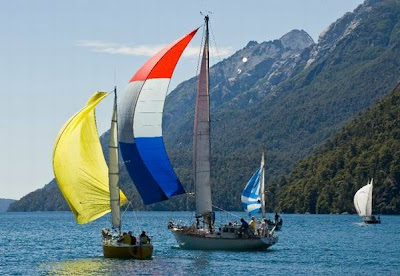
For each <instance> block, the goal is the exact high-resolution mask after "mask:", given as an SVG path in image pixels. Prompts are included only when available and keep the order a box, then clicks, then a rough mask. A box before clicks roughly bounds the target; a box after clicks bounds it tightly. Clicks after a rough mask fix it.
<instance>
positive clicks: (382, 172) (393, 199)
mask: <svg viewBox="0 0 400 276" xmlns="http://www.w3.org/2000/svg"><path fill="white" fill-rule="evenodd" d="M370 178H374V190H373V211H374V212H375V213H377V214H400V84H398V85H397V86H396V88H395V90H394V91H393V92H392V93H391V94H390V95H389V96H388V97H386V98H385V99H384V100H382V101H380V102H378V103H377V104H376V105H374V107H372V108H371V109H368V110H367V111H366V112H365V113H364V114H362V115H360V116H357V117H356V118H355V119H354V120H352V121H351V122H350V123H349V124H347V125H346V126H345V127H344V128H343V130H342V131H341V132H340V133H339V134H337V135H335V136H334V137H332V138H331V139H329V140H328V141H326V142H325V143H324V145H323V146H322V147H321V148H320V149H319V150H318V151H317V152H316V153H314V154H312V155H311V156H309V157H307V158H306V159H304V160H302V161H301V162H300V163H299V164H298V165H297V166H296V167H295V169H294V171H293V172H292V174H291V175H290V176H289V177H288V179H283V180H281V183H280V185H282V186H281V190H280V193H279V208H280V210H282V211H284V212H300V213H303V212H310V213H331V212H333V213H342V212H351V213H354V212H355V209H354V207H353V197H354V194H355V193H356V191H357V190H358V189H359V188H361V187H362V186H364V185H365V184H366V183H367V181H368V180H369V179H370Z"/></svg>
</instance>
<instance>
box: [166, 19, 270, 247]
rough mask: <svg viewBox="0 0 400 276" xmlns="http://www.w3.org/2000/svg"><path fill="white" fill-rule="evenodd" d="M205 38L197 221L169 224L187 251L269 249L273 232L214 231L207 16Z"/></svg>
mask: <svg viewBox="0 0 400 276" xmlns="http://www.w3.org/2000/svg"><path fill="white" fill-rule="evenodd" d="M204 25H205V32H204V33H205V38H204V48H203V55H202V59H201V65H200V72H199V80H198V86H197V96H196V108H195V119H194V135H193V170H194V173H193V175H194V179H193V180H194V184H195V198H196V220H195V222H194V223H193V224H192V225H188V226H181V225H176V224H174V223H173V222H169V224H168V228H169V229H170V230H171V232H172V233H173V235H174V237H175V239H176V240H177V242H178V245H179V246H180V247H181V248H185V249H206V250H248V249H260V248H268V247H269V246H271V245H273V244H275V243H276V242H277V237H276V236H275V235H274V234H273V231H271V232H270V231H265V232H263V233H261V234H258V233H250V232H248V233H247V232H245V231H243V230H242V229H240V227H239V226H235V225H231V224H229V225H224V226H222V227H221V228H219V229H218V230H216V228H215V213H214V212H213V208H212V207H213V205H212V201H211V183H210V171H211V167H210V153H211V150H210V94H209V26H208V25H209V17H208V16H205V24H204Z"/></svg>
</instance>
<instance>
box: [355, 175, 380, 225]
mask: <svg viewBox="0 0 400 276" xmlns="http://www.w3.org/2000/svg"><path fill="white" fill-rule="evenodd" d="M373 182H374V179H373V178H372V179H371V180H370V181H369V182H368V183H367V185H365V186H363V187H362V188H361V189H359V190H358V191H357V192H356V194H355V195H354V207H355V208H356V211H357V213H358V215H359V216H362V217H363V221H364V222H365V223H369V224H376V223H381V219H380V217H378V218H376V217H375V216H373V215H372V188H373Z"/></svg>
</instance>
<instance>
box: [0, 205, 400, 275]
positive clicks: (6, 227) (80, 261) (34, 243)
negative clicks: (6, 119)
mask: <svg viewBox="0 0 400 276" xmlns="http://www.w3.org/2000/svg"><path fill="white" fill-rule="evenodd" d="M235 214H236V215H238V216H244V214H243V213H235ZM270 217H272V215H270ZM192 218H193V213H191V212H126V213H124V215H123V224H124V226H123V228H124V230H129V229H132V230H133V231H134V233H136V234H138V233H139V231H141V230H146V231H147V232H148V233H149V234H150V235H151V236H152V241H153V244H154V258H153V259H152V260H146V261H138V260H113V259H104V258H103V257H102V247H101V242H100V240H101V237H100V229H101V228H103V227H109V220H110V217H109V216H106V217H104V218H101V219H99V220H97V221H95V222H93V223H90V224H88V225H77V224H76V223H75V219H74V217H73V215H72V214H71V213H69V212H38V213H0V275H246V274H250V273H251V274H252V275H400V217H399V216H381V219H382V224H381V225H364V224H363V223H360V218H359V217H357V216H353V215H282V218H283V220H284V225H283V229H282V231H280V232H278V235H279V242H278V243H277V244H276V245H274V246H273V247H271V248H269V249H268V250H263V251H247V252H228V251H201V250H182V249H179V248H178V247H177V244H176V242H175V240H174V238H173V236H172V234H171V233H170V232H169V231H168V229H167V227H166V226H167V221H168V220H169V219H174V220H175V221H177V220H182V221H187V222H189V221H191V220H192ZM216 218H217V220H220V221H222V222H226V221H228V220H232V219H235V218H232V217H230V216H228V215H226V214H222V213H217V216H216Z"/></svg>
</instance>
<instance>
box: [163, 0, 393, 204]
mask: <svg viewBox="0 0 400 276" xmlns="http://www.w3.org/2000/svg"><path fill="white" fill-rule="evenodd" d="M399 32H400V2H399V1H394V0H386V1H366V2H365V3H364V4H362V5H360V6H359V7H357V8H356V9H355V10H354V12H352V13H347V14H345V15H344V16H343V17H342V18H340V19H338V20H337V21H336V22H334V23H333V24H331V26H329V27H328V28H327V29H326V30H325V31H324V32H323V33H322V34H321V36H320V38H319V40H318V43H317V44H311V45H309V46H308V47H306V48H305V49H304V50H303V51H302V52H301V53H300V54H298V55H297V54H294V55H293V56H291V57H290V58H289V59H288V63H285V62H284V63H283V64H282V63H279V65H282V66H283V65H284V64H287V66H286V67H284V68H281V69H279V70H277V71H273V72H271V71H268V70H266V71H263V72H262V73H264V72H266V75H265V76H262V73H261V72H260V71H258V70H256V69H259V68H258V67H257V66H256V67H255V69H250V70H249V71H247V70H245V68H243V66H242V67H240V69H242V70H241V73H240V75H242V76H243V77H241V78H243V79H241V78H237V79H236V80H235V81H234V83H233V85H232V87H238V90H235V89H233V88H231V86H230V84H229V78H230V77H231V75H228V74H227V73H226V72H231V73H233V72H234V71H233V70H230V71H227V70H223V69H222V68H219V67H223V68H225V67H228V66H227V65H224V64H225V63H227V64H229V65H230V68H235V67H234V65H235V66H238V65H237V64H238V61H240V60H241V57H246V58H247V59H248V60H249V61H250V60H251V59H252V53H254V55H255V54H256V53H257V51H254V52H251V51H250V50H251V47H255V46H257V45H256V44H255V43H250V44H249V45H247V46H246V47H245V48H244V49H243V50H241V51H238V52H237V53H235V54H234V55H233V56H232V57H230V58H228V59H226V60H224V61H222V62H221V63H220V64H217V65H216V66H215V67H214V69H215V70H217V69H218V72H219V73H220V76H222V77H221V78H217V80H216V81H215V82H214V83H213V82H212V83H211V101H212V112H213V113H212V115H213V117H212V123H211V124H212V125H211V127H212V153H213V160H212V167H213V169H214V170H213V172H212V183H213V201H214V202H216V204H218V205H220V206H221V207H224V208H229V209H240V208H241V206H240V200H239V199H240V191H241V189H242V188H243V187H244V185H245V183H246V181H247V180H248V179H249V178H250V176H251V174H252V172H253V171H255V170H256V168H257V166H258V164H259V160H260V153H261V151H262V150H263V149H264V150H266V157H267V159H266V165H267V173H266V177H267V182H268V183H269V184H270V183H273V182H276V181H272V180H276V179H278V178H279V177H280V176H281V175H285V174H287V173H290V172H291V170H292V168H293V166H294V164H296V162H298V161H299V160H301V159H302V158H304V157H306V156H307V155H309V154H310V153H311V152H313V151H314V150H315V149H317V148H318V147H319V146H320V145H321V144H322V143H323V142H324V141H325V140H326V139H328V138H329V137H331V136H332V135H333V134H335V133H336V132H337V131H339V130H340V129H341V127H343V126H344V125H345V124H346V123H347V122H348V121H349V120H350V119H351V118H353V117H354V116H356V115H358V114H359V113H360V112H363V111H364V110H366V109H367V108H368V107H370V106H372V105H374V104H375V103H376V102H377V101H378V100H380V99H382V98H383V97H385V96H386V95H387V94H388V93H389V92H390V91H391V89H392V88H393V87H394V86H395V84H396V83H397V80H398V78H399V76H400V66H399V65H400V36H399ZM272 43H273V42H271V44H270V45H271V47H272V45H274V46H275V45H277V43H276V42H275V44H272ZM242 52H243V53H245V54H242ZM239 64H240V63H239ZM279 65H278V64H274V65H273V66H271V67H268V66H267V65H266V64H263V66H261V67H260V68H264V69H267V68H275V67H276V66H279ZM256 72H257V73H259V74H258V75H257V80H256V81H253V82H248V81H247V80H248V78H250V77H251V76H253V75H256ZM280 72H284V74H283V79H282V80H281V81H280V82H277V83H273V82H271V81H272V80H275V79H276V78H275V76H278V75H279V73H280ZM246 73H248V75H247V74H246ZM217 75H218V74H217ZM224 79H225V82H224V81H223V80H224ZM219 80H221V81H219ZM191 81H193V80H189V81H188V82H184V83H182V84H181V85H180V86H178V87H177V89H176V90H174V91H172V93H171V95H170V97H168V99H167V107H166V109H165V110H166V111H167V112H168V115H169V118H168V120H165V129H166V130H168V131H166V132H165V140H166V145H167V147H168V150H169V151H170V153H171V156H172V161H173V163H174V165H175V167H180V168H181V169H182V170H184V169H185V174H182V175H180V176H181V179H183V180H184V182H185V183H190V171H191V167H190V166H191V165H190V164H191V163H190V160H191V156H190V155H191V151H190V147H191V141H192V140H191V135H192V118H193V113H194V112H193V110H192V109H190V107H191V106H193V99H192V98H193V95H194V84H190V82H191ZM249 84H250V85H249ZM172 102H173V103H174V104H172ZM186 176H187V178H185V177H186ZM271 181H272V182H271ZM267 185H268V184H267ZM274 190H276V187H273V186H270V192H271V193H273V191H274ZM227 195H229V196H227ZM270 199H271V201H270V202H269V208H271V209H272V208H273V205H274V203H273V202H274V195H271V196H270Z"/></svg>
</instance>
